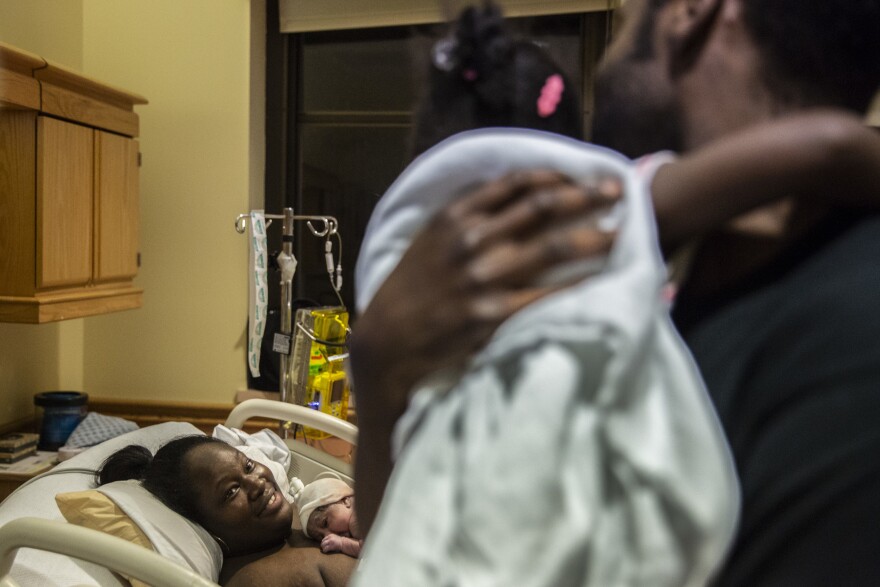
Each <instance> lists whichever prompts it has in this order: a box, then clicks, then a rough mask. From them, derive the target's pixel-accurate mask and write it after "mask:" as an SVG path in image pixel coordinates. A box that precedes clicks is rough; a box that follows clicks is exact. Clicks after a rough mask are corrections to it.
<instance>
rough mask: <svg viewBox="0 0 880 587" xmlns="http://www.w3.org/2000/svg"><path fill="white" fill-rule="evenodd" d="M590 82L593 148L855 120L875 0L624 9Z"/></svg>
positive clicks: (663, 1) (878, 55) (878, 48)
mask: <svg viewBox="0 0 880 587" xmlns="http://www.w3.org/2000/svg"><path fill="white" fill-rule="evenodd" d="M615 18H617V19H618V20H619V21H620V22H618V30H617V32H616V34H615V39H614V42H613V43H612V45H611V47H610V49H609V51H608V54H607V56H606V59H605V61H604V63H603V68H602V71H601V73H600V76H599V79H598V81H597V88H596V116H595V118H594V127H593V136H592V139H593V140H594V141H595V142H598V143H600V144H604V145H608V146H611V147H613V148H616V149H618V150H620V151H622V152H624V153H626V154H628V155H631V156H637V155H641V154H644V153H647V152H650V151H655V150H660V149H675V150H684V149H687V148H690V147H693V146H696V145H698V144H700V143H702V142H704V141H706V140H709V139H711V138H714V137H716V136H718V135H720V134H723V133H726V132H729V131H731V130H735V129H736V128H738V127H740V126H743V125H745V124H748V123H750V122H755V121H757V120H760V119H762V118H767V117H771V116H775V115H777V114H779V113H782V112H785V111H790V110H793V109H798V108H803V107H808V106H818V105H823V106H838V107H843V108H848V109H851V110H855V111H858V112H864V111H865V109H866V108H867V106H868V104H869V103H870V100H871V97H872V96H873V94H874V92H875V91H876V90H877V88H878V86H880V0H810V1H809V2H806V1H804V0H629V1H628V2H627V3H626V4H625V5H624V7H623V8H622V9H621V10H620V11H619V12H618V15H616V17H615Z"/></svg>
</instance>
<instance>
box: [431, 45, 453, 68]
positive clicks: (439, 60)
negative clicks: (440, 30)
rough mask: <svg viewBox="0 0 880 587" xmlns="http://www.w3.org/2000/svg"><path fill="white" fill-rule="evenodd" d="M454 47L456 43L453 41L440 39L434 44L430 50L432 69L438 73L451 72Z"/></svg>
mask: <svg viewBox="0 0 880 587" xmlns="http://www.w3.org/2000/svg"><path fill="white" fill-rule="evenodd" d="M455 47H456V42H455V41H454V40H453V39H450V38H446V39H440V40H439V41H437V42H436V43H434V47H433V48H432V49H431V61H432V62H433V63H434V67H436V68H437V69H439V70H440V71H452V68H453V67H455Z"/></svg>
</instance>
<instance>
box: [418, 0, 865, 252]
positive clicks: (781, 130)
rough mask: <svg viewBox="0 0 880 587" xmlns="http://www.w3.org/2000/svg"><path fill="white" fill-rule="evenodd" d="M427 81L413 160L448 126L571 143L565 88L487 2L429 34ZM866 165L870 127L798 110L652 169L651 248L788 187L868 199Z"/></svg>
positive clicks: (450, 131)
mask: <svg viewBox="0 0 880 587" xmlns="http://www.w3.org/2000/svg"><path fill="white" fill-rule="evenodd" d="M428 79H429V82H428V85H427V86H426V89H425V93H424V96H423V97H422V99H421V101H420V104H419V105H418V107H417V114H416V120H415V125H414V133H413V139H412V143H413V153H414V155H416V156H417V155H419V154H421V153H423V152H424V151H426V150H427V149H429V148H430V147H432V146H434V145H436V144H437V143H439V142H441V141H442V140H443V139H446V138H448V137H450V136H452V135H454V134H456V133H459V132H463V131H467V130H473V129H479V128H486V127H520V128H530V129H536V130H543V131H548V132H553V133H556V134H560V135H563V136H569V137H573V138H576V139H583V129H582V120H583V112H582V109H581V104H580V101H579V98H578V91H577V89H576V88H575V87H574V86H572V84H571V82H570V81H569V80H568V78H567V77H566V75H565V73H564V72H563V71H562V69H561V68H560V67H559V66H558V65H557V64H556V63H555V62H554V61H553V60H552V59H551V58H550V57H549V56H548V55H547V54H546V52H545V51H544V50H543V49H541V47H540V46H539V45H537V44H535V43H534V42H532V41H528V40H523V39H515V38H513V37H512V36H511V35H510V34H508V32H507V31H506V30H505V26H504V19H503V16H502V14H501V11H500V9H499V8H498V7H497V6H495V5H494V4H492V3H491V2H486V3H485V4H484V5H483V6H482V7H481V8H479V7H473V6H472V7H469V8H466V9H465V10H464V11H463V12H462V13H461V15H460V17H459V19H458V20H457V21H456V22H455V23H454V25H453V28H452V32H451V34H450V35H449V36H448V37H446V38H445V39H442V40H440V41H438V42H437V44H436V45H435V46H434V49H433V51H432V55H431V68H430V72H429V78H428ZM872 161H873V162H875V163H880V135H878V133H877V132H876V131H874V130H872V129H870V128H868V127H866V126H865V125H864V123H863V122H862V121H861V120H859V119H857V118H856V117H854V116H853V115H852V114H849V113H844V112H842V111H834V110H816V111H809V112H806V113H801V114H797V115H790V116H787V117H784V118H780V119H778V120H777V121H775V122H773V123H770V124H762V125H759V126H755V127H750V128H746V129H745V130H743V131H741V132H740V133H739V134H737V135H734V136H731V137H729V138H725V139H723V140H720V141H717V142H715V143H712V144H709V145H706V146H705V147H704V148H702V149H700V150H698V151H696V152H694V153H691V154H688V155H686V156H684V157H681V158H679V159H677V160H676V162H675V163H674V164H671V165H666V166H664V167H663V169H662V170H661V171H660V172H659V173H658V176H657V178H656V181H654V183H653V185H652V189H651V192H652V199H653V201H654V207H655V210H654V212H655V214H656V216H657V223H658V225H659V229H660V230H659V233H660V234H659V236H660V241H661V244H662V246H663V248H664V250H666V251H672V250H673V249H675V248H676V247H677V246H679V245H681V244H683V243H684V242H686V241H689V240H691V239H693V238H695V237H698V236H700V235H701V234H702V233H704V232H707V231H709V230H711V229H714V228H717V227H718V226H721V225H723V224H725V223H727V222H729V221H730V220H731V219H733V218H735V217H737V216H738V215H740V214H743V213H745V212H748V211H750V210H753V209H755V208H757V207H759V206H762V205H764V204H767V203H768V202H774V201H777V200H780V199H782V198H784V197H786V196H788V195H792V196H796V197H798V198H800V199H804V200H807V199H809V200H819V201H821V200H822V199H824V198H829V197H835V198H840V197H841V194H845V195H844V196H842V197H845V198H849V201H846V202H843V204H847V205H853V206H872V207H875V206H876V205H880V194H877V190H876V189H873V187H874V186H877V185H880V165H876V164H875V165H871V164H870V163H871V162H872ZM841 184H844V185H847V186H850V189H848V190H841V189H839V188H840V185H841ZM606 187H607V184H606ZM830 187H834V188H835V189H829V188H830ZM707 202H711V203H712V205H708V206H707V205H706V203H707ZM836 203H838V204H840V203H841V202H836ZM690 211H693V213H690Z"/></svg>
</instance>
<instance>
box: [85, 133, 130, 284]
mask: <svg viewBox="0 0 880 587" xmlns="http://www.w3.org/2000/svg"><path fill="white" fill-rule="evenodd" d="M137 156H138V145H137V142H136V141H134V140H133V139H129V138H127V137H123V136H120V135H115V134H112V133H108V132H104V131H95V241H94V247H95V269H94V280H95V281H96V282H101V281H113V280H118V279H131V278H133V277H134V276H135V274H136V273H137V269H138V266H137V255H138V214H139V210H138V205H139V203H138V164H137Z"/></svg>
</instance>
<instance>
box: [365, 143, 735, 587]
mask: <svg viewBox="0 0 880 587" xmlns="http://www.w3.org/2000/svg"><path fill="white" fill-rule="evenodd" d="M523 168H552V169H558V170H560V171H562V172H564V173H567V174H569V175H571V176H572V177H575V178H577V177H585V176H589V175H591V174H600V173H608V172H611V173H614V174H616V175H618V176H620V177H621V178H623V180H624V188H625V197H624V199H623V201H622V203H621V204H620V205H619V207H622V209H623V210H622V211H623V214H622V215H621V217H620V221H619V235H618V238H617V239H616V242H615V245H614V247H613V249H612V251H611V254H610V257H609V259H608V262H607V264H606V265H605V267H604V269H603V270H602V271H601V273H600V274H599V275H597V276H594V277H591V278H588V279H585V280H584V281H582V282H581V283H579V284H578V285H576V286H574V287H571V288H568V289H566V290H564V291H561V292H559V293H557V294H554V295H552V296H550V297H547V298H544V299H542V300H540V301H539V302H536V303H534V304H532V305H530V306H528V307H527V308H525V309H524V310H522V311H521V312H519V313H517V314H516V315H515V316H513V317H511V318H510V319H509V320H507V321H506V322H505V323H504V324H502V325H501V327H500V328H499V329H498V331H497V332H496V334H495V335H494V336H493V338H492V339H491V340H490V342H489V343H488V344H487V346H486V347H485V348H484V349H483V350H482V351H481V352H480V353H479V354H478V356H477V357H476V358H475V359H474V360H473V362H472V363H471V364H470V366H469V367H468V369H467V370H466V372H464V373H463V374H461V377H460V378H459V379H457V380H456V381H455V382H453V383H452V384H451V385H450V384H449V383H448V382H445V381H441V380H439V379H438V380H435V381H433V382H432V381H428V382H425V383H424V384H422V385H421V386H420V387H419V388H418V389H417V390H415V391H414V395H413V397H412V399H411V402H410V406H409V409H408V411H407V413H406V414H405V416H404V417H403V418H402V419H401V421H400V422H399V423H398V425H397V428H396V430H395V442H396V447H395V450H396V451H397V460H396V464H395V469H394V473H393V475H392V478H391V480H390V483H389V486H388V490H387V491H386V494H385V498H384V501H383V503H382V506H381V508H380V511H379V516H378V518H377V521H376V523H375V525H374V527H373V529H372V531H371V534H370V535H369V537H368V540H367V543H366V549H365V553H364V557H363V560H362V563H361V565H360V568H359V570H358V572H357V573H356V578H355V581H354V584H355V585H357V586H359V587H363V586H368V587H373V586H377V585H383V586H400V587H412V586H414V585H418V586H420V587H428V586H432V585H437V586H440V585H442V586H447V585H457V586H472V585H474V586H476V585H479V586H484V585H485V586H489V585H493V586H496V585H497V586H499V587H500V586H510V585H517V586H518V587H527V586H535V587H538V586H541V587H544V586H549V585H554V586H556V585H584V586H586V585H590V586H600V587H616V586H629V585H645V586H650V587H662V586H667V585H669V586H672V585H704V584H705V583H706V581H707V579H708V578H709V577H710V575H711V573H712V572H713V571H714V570H715V568H716V567H717V566H718V564H719V563H720V562H721V560H722V558H723V556H724V554H725V552H726V548H727V546H728V544H729V542H730V539H731V537H732V534H733V531H734V527H735V522H736V517H737V512H738V503H739V502H738V488H737V484H736V479H735V474H734V470H733V466H732V462H731V459H730V455H729V452H728V449H727V445H726V442H725V440H724V437H723V435H722V431H721V428H720V426H719V424H718V422H717V419H716V416H715V413H714V411H713V408H712V406H711V403H710V401H709V399H708V397H707V395H706V392H705V389H704V387H703V383H702V380H701V379H700V377H699V374H698V372H697V370H696V367H695V365H694V364H693V362H692V359H691V357H690V355H689V353H688V352H687V350H686V349H685V347H684V345H683V343H682V342H681V340H680V339H679V338H678V335H677V333H676V332H675V330H674V328H673V326H672V324H671V322H670V319H669V316H668V312H667V308H666V305H665V303H664V302H663V301H662V299H661V295H660V290H661V288H662V286H663V283H664V279H665V268H664V265H663V261H662V257H661V255H660V253H659V250H658V246H657V243H656V235H655V227H654V220H653V214H652V210H651V206H650V198H649V193H648V186H647V183H648V179H647V178H646V174H644V173H640V172H639V171H638V170H637V169H636V166H635V165H634V164H633V163H632V162H631V161H629V160H628V159H625V158H623V157H621V156H620V155H618V154H616V153H612V152H609V151H606V150H603V149H600V148H597V147H593V146H590V145H585V144H583V143H579V142H576V141H572V140H569V139H564V138H560V137H557V136H553V135H548V134H545V133H539V132H535V131H524V130H514V129H488V130H482V131H473V132H469V133H464V134H461V135H458V136H456V137H453V138H452V139H449V140H447V141H444V142H443V143H441V144H440V145H438V146H437V147H435V148H434V149H432V150H431V151H428V152H427V153H425V154H424V155H423V156H422V157H420V158H419V159H418V160H416V161H415V162H414V163H413V164H412V165H411V166H410V167H409V168H408V169H407V170H406V172H404V174H403V175H402V176H401V177H400V178H399V179H398V180H397V182H395V184H394V185H393V186H392V187H391V188H390V189H389V191H388V193H387V194H386V195H385V196H384V197H383V199H382V200H381V201H380V203H379V204H378V206H377V208H376V210H375V212H374V215H373V218H372V219H371V221H370V225H369V227H368V230H367V235H366V238H365V240H364V243H363V245H362V248H361V256H360V258H359V260H358V267H357V287H358V300H357V302H358V307H359V309H361V310H363V308H365V307H366V306H367V305H368V304H369V301H370V299H371V298H372V297H373V295H374V294H375V292H376V290H377V289H378V287H379V286H380V285H381V283H382V282H383V281H384V280H385V278H386V277H387V276H388V274H389V273H390V272H391V271H392V270H393V268H394V267H395V266H396V264H397V263H398V261H399V260H400V257H401V256H402V255H403V253H404V251H405V250H406V248H407V247H408V246H409V243H410V241H411V240H412V237H413V236H414V235H415V233H416V232H417V231H418V230H419V228H420V227H421V226H423V225H424V223H425V222H426V221H427V219H428V218H429V217H430V215H431V214H432V213H434V212H436V211H437V210H438V209H439V208H440V207H442V206H444V205H445V204H447V203H448V202H449V201H450V200H452V199H453V198H455V196H456V194H458V193H460V192H461V190H462V189H463V188H465V187H467V186H468V185H471V184H473V183H474V182H479V181H484V180H489V179H494V178H496V177H498V176H500V175H502V174H504V173H505V172H508V171H511V170H514V169H523ZM402 360H405V357H403V358H402ZM355 383H356V382H355ZM416 422H418V425H417V426H416Z"/></svg>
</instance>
